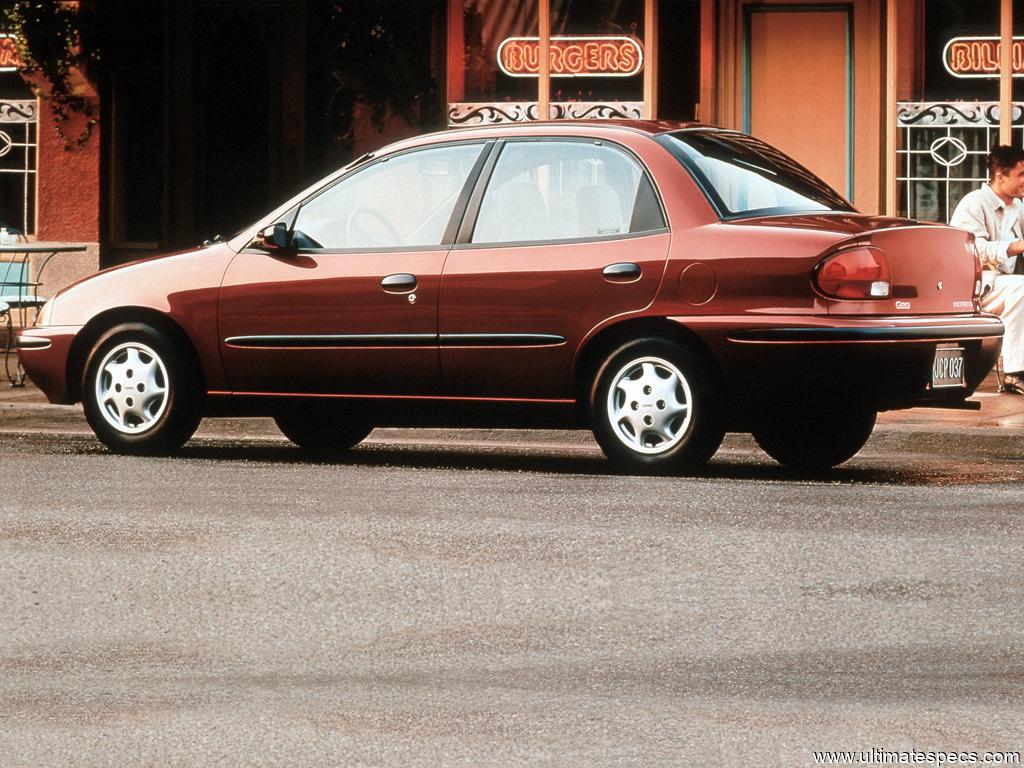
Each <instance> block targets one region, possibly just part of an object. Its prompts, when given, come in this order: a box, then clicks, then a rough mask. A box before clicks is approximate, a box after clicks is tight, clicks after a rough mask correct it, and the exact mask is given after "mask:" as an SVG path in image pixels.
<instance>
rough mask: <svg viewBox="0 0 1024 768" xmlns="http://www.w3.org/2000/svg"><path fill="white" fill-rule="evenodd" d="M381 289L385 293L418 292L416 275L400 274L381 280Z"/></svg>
mask: <svg viewBox="0 0 1024 768" xmlns="http://www.w3.org/2000/svg"><path fill="white" fill-rule="evenodd" d="M380 287H381V288H383V289H384V292H385V293H411V292H412V291H415V290H416V275H410V274H409V273H408V272H398V273H397V274H394V275H388V276H387V277H384V278H381V281H380Z"/></svg>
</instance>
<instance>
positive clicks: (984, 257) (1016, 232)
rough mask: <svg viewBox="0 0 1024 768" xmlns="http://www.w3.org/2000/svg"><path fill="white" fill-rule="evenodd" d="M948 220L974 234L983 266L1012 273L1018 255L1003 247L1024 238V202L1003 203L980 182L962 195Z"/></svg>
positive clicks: (990, 189) (989, 188) (983, 267)
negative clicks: (1007, 252)
mask: <svg viewBox="0 0 1024 768" xmlns="http://www.w3.org/2000/svg"><path fill="white" fill-rule="evenodd" d="M949 223H950V226H953V227H957V228H958V229H966V230H967V231H968V232H971V233H973V234H974V244H975V245H976V246H977V248H978V255H979V256H981V266H982V269H985V270H991V271H996V272H1002V273H1004V274H1007V275H1012V274H1013V270H1014V267H1016V265H1017V257H1016V256H1007V255H1006V249H1007V248H1008V247H1009V245H1010V243H1012V242H1013V241H1014V240H1022V239H1024V202H1022V201H1021V200H1019V199H1017V198H1014V199H1013V202H1012V203H1010V204H1009V205H1006V204H1005V203H1004V202H1003V201H1002V200H1000V199H999V195H997V194H996V193H995V192H994V191H992V187H990V186H989V185H988V184H982V185H981V186H980V187H979V188H978V189H976V190H974V191H973V192H968V193H967V194H966V195H964V197H963V199H962V200H961V201H960V202H959V204H958V205H957V206H956V210H955V211H953V215H952V217H950V219H949Z"/></svg>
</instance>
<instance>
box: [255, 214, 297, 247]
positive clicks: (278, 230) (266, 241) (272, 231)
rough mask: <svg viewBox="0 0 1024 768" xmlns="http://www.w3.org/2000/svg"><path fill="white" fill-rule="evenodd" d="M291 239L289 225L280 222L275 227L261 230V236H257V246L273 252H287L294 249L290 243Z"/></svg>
mask: <svg viewBox="0 0 1024 768" xmlns="http://www.w3.org/2000/svg"><path fill="white" fill-rule="evenodd" d="M290 239H291V238H289V237H288V225H287V224H285V223H284V222H283V221H279V222H277V224H274V225H273V226H270V227H265V228H264V229H261V230H260V232H259V234H258V235H256V245H257V246H258V247H260V248H263V249H264V250H266V251H271V252H273V251H287V250H291V248H292V244H291V243H290V242H289V241H290Z"/></svg>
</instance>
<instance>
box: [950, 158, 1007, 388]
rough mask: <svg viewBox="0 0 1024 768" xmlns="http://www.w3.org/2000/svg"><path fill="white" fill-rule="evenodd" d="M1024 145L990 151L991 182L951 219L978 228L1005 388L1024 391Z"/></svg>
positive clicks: (985, 296)
mask: <svg viewBox="0 0 1024 768" xmlns="http://www.w3.org/2000/svg"><path fill="white" fill-rule="evenodd" d="M1022 197H1024V149H1019V148H1017V147H1008V146H1005V145H999V146H995V147H992V150H991V151H990V152H989V155H988V183H986V184H982V185H981V187H979V188H978V189H976V190H974V191H973V192H969V193H967V194H966V195H964V198H963V199H962V200H961V201H960V203H959V205H957V207H956V210H955V211H953V216H952V218H950V220H949V223H950V224H951V225H952V226H954V227H959V228H960V229H966V230H967V231H968V232H973V233H974V242H975V245H976V246H977V247H978V254H979V255H980V256H981V266H982V269H983V270H985V273H984V280H983V282H984V285H985V287H984V288H983V290H982V296H981V308H982V309H983V310H984V311H986V312H991V313H992V314H995V315H999V317H1000V318H1001V319H1002V321H1003V325H1004V326H1005V327H1006V331H1005V333H1004V335H1003V370H1004V371H1006V375H1005V376H1004V379H1003V388H1004V391H1006V392H1009V393H1012V394H1016V395H1024V256H1021V254H1022V253H1024V202H1022V201H1021V198H1022Z"/></svg>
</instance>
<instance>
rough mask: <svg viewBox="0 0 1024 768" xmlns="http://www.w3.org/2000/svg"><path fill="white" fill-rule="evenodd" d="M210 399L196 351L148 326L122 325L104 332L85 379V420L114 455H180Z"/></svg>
mask: <svg viewBox="0 0 1024 768" xmlns="http://www.w3.org/2000/svg"><path fill="white" fill-rule="evenodd" d="M161 389H162V392H161ZM104 393H107V396H106V397H104ZM205 396H206V387H205V385H204V383H203V377H202V373H201V371H200V368H199V363H198V361H197V360H196V359H195V355H194V354H193V353H192V352H191V350H190V349H187V348H186V346H185V344H183V343H181V342H177V341H176V340H174V339H172V338H171V337H170V336H169V335H167V334H166V333H164V332H162V331H160V330H157V329H156V328H154V327H152V326H150V325H146V324H144V323H123V324H121V325H117V326H115V327H113V328H111V329H110V330H109V331H107V332H106V333H104V334H103V335H102V336H101V337H100V338H99V340H98V341H97V342H96V343H95V344H94V345H93V348H92V351H91V352H90V353H89V357H88V359H87V362H86V365H85V372H84V374H83V376H82V405H83V407H84V409H85V418H86V419H87V420H88V422H89V426H90V427H92V430H93V432H95V433H96V437H98V438H99V440H100V442H102V443H103V444H104V445H105V446H107V448H109V449H110V450H111V451H113V452H114V453H124V454H136V455H150V456H153V455H164V454H168V453H172V452H174V451H176V450H177V449H178V448H180V447H181V446H182V445H184V444H185V443H186V442H187V441H188V439H189V438H190V437H192V435H193V434H195V431H196V428H197V427H198V426H199V422H200V420H201V419H202V417H203V406H204V400H205Z"/></svg>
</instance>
